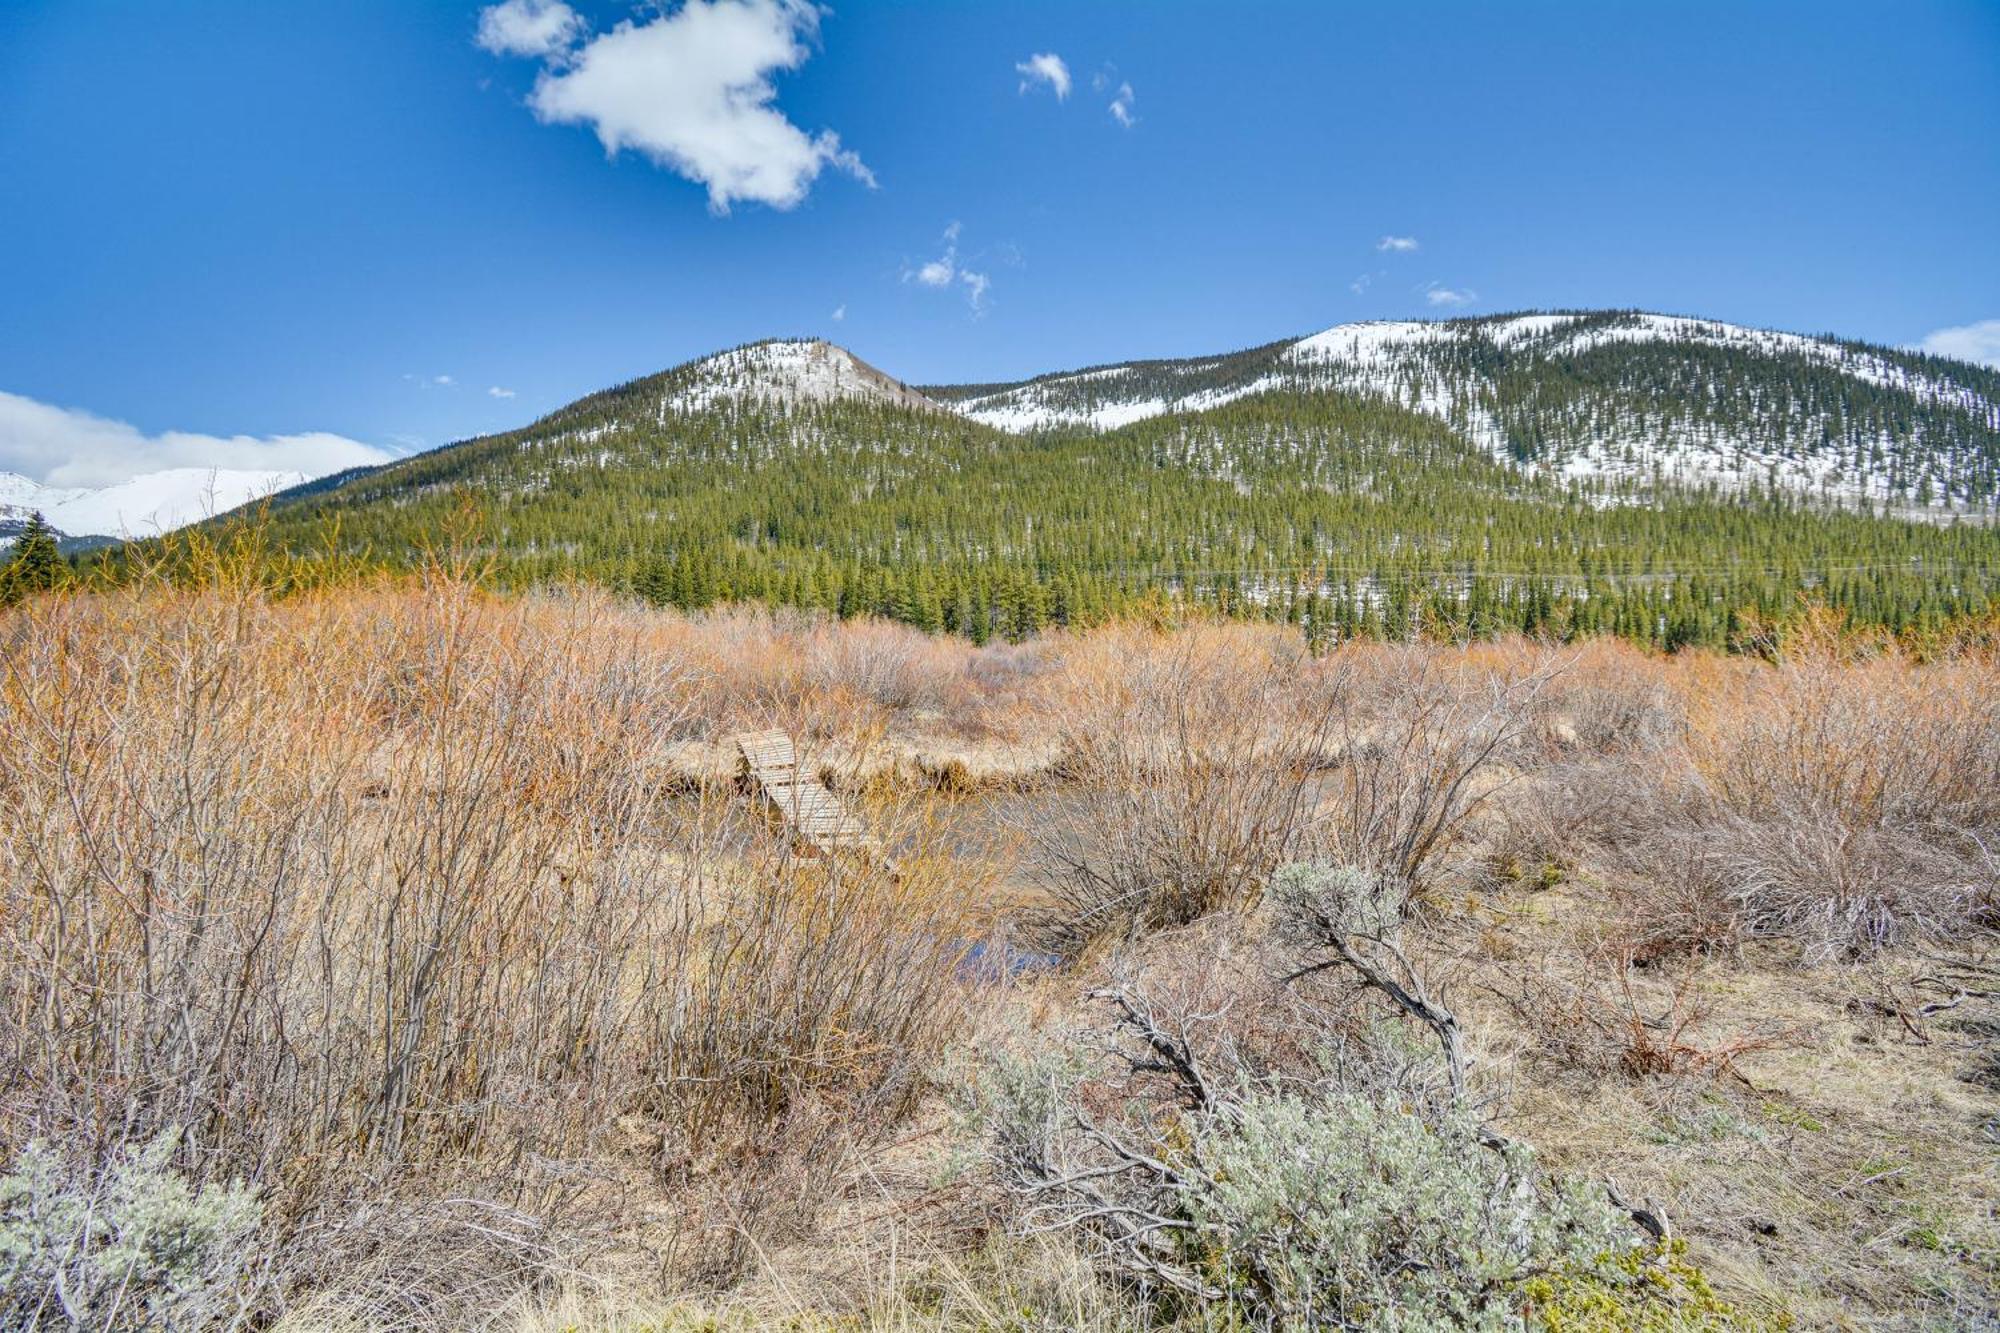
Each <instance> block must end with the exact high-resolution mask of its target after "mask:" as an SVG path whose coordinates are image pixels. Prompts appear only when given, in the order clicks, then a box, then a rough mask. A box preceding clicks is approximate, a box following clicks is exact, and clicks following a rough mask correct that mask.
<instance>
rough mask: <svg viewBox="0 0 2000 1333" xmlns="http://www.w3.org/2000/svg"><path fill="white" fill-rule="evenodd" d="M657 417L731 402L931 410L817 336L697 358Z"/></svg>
mask: <svg viewBox="0 0 2000 1333" xmlns="http://www.w3.org/2000/svg"><path fill="white" fill-rule="evenodd" d="M670 383H671V387H670V388H669V389H668V390H667V392H666V394H665V395H663V396H662V397H661V399H660V406H659V421H660V423H661V424H662V425H664V424H665V423H666V421H667V418H668V417H670V416H672V415H675V414H684V413H688V412H700V411H703V410H705V409H707V408H710V407H713V406H715V405H716V404H718V403H721V402H726V401H730V400H735V401H739V402H756V403H763V404H767V405H773V406H779V407H794V406H797V405H799V404H801V403H825V402H833V401H835V400H838V399H843V398H847V399H861V400H864V401H874V402H883V403H892V404H895V405H897V406H901V407H927V408H935V407H936V406H937V404H935V403H933V402H932V401H931V400H930V399H928V398H926V397H924V396H923V395H922V394H920V393H918V392H917V391H916V390H914V389H912V388H909V387H908V386H907V385H904V384H902V383H900V382H898V381H897V380H894V379H891V378H890V377H889V376H887V375H884V374H883V373H882V372H881V371H879V370H877V369H875V367H873V366H871V365H869V364H868V363H867V362H865V361H863V360H861V359H860V358H859V357H857V356H855V355H854V354H853V353H852V352H850V351H848V350H847V349H846V348H844V347H836V346H835V345H834V344H832V343H830V342H826V341H824V340H823V339H819V338H801V339H791V340H779V341H775V342H763V343H754V344H752V345H751V346H748V347H738V348H735V349H733V350H731V351H727V352H720V353H717V354H716V355H715V356H711V357H708V358H707V359H705V360H702V361H697V362H695V363H694V364H693V365H691V366H688V367H687V368H685V369H684V370H683V371H681V372H679V373H678V374H676V375H675V376H673V378H672V381H670Z"/></svg>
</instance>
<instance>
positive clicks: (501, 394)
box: [486, 384, 514, 398]
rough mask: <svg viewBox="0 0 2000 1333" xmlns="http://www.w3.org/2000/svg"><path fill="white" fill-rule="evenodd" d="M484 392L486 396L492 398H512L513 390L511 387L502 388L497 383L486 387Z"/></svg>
mask: <svg viewBox="0 0 2000 1333" xmlns="http://www.w3.org/2000/svg"><path fill="white" fill-rule="evenodd" d="M486 392H487V394H488V396H490V397H493V398H512V397H513V396H514V391H513V390H512V389H503V388H501V387H500V386H499V385H497V384H495V385H493V386H492V387H491V388H489V389H487V391H486Z"/></svg>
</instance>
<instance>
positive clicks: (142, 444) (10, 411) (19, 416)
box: [0, 391, 391, 487]
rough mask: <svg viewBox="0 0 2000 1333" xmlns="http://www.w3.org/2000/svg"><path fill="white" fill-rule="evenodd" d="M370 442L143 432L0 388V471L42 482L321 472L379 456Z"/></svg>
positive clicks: (383, 455) (385, 456)
mask: <svg viewBox="0 0 2000 1333" xmlns="http://www.w3.org/2000/svg"><path fill="white" fill-rule="evenodd" d="M390 457H391V455H390V454H389V453H388V452H387V451H386V450H383V449H378V448H376V447H375V446H374V445H371V444H363V443H361V442H360V441H359V440H350V439H347V438H346V437H344V436H340V435H330V434H328V433H326V432H324V431H309V432H306V433H304V434H300V435H262V436H259V435H226V436H225V435H202V434H198V433H196V432H193V431H166V432H164V433H162V434H159V435H148V434H146V433H145V432H144V431H141V430H140V429H139V428H138V427H136V426H132V425H128V424H127V423H125V422H123V421H113V420H111V419H110V418H108V417H100V416H97V415H95V414H93V413H90V412H83V411H79V410H77V409H75V408H68V407H55V406H52V405H50V404H48V403H43V402H37V401H36V400H35V399H33V398H25V397H22V396H21V395H20V394H13V393H6V392H4V391H0V472H18V473H20V474H21V475H23V476H25V477H29V478H31V479H33V480H35V481H39V482H41V483H43V484H44V485H47V486H65V487H68V486H76V487H86V486H87V487H98V486H115V485H117V484H118V483H119V482H123V481H130V480H131V479H132V478H133V477H136V476H140V475H142V474H144V473H148V472H163V471H165V470H167V469H169V468H206V469H226V470H243V471H274V472H303V473H305V474H307V475H308V476H315V477H316V476H321V475H324V474H325V473H328V472H338V471H340V470H342V469H343V468H350V467H360V466H363V465H366V464H371V463H384V462H387V461H388V460H389V458H390Z"/></svg>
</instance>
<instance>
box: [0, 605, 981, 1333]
mask: <svg viewBox="0 0 2000 1333" xmlns="http://www.w3.org/2000/svg"><path fill="white" fill-rule="evenodd" d="M686 630H687V626H686V625H685V623H684V622H679V621H663V620H661V619H659V618H656V617H651V616H649V615H647V614H645V613H638V612H632V611H629V610H626V609H623V608H619V607H617V606H614V605H612V604H610V603H608V602H607V601H605V600H604V599H602V598H599V597H594V596H587V595H580V596H574V597H559V598H539V599H531V600H525V601H503V600H498V599H495V598H493V597H490V596H487V595H485V594H483V593H481V592H479V591H478V590H477V589H476V588H475V587H474V586H473V585H472V584H471V583H470V582H468V581H465V580H463V579H460V578H455V577H453V576H451V575H449V574H448V573H445V572H442V571H439V572H435V573H434V574H433V576H432V577H431V578H430V579H429V580H427V581H425V582H424V583H422V584H421V585H418V586H412V587H405V588H400V589H382V590H377V591H372V592H359V593H355V592H350V593H344V594H341V595H338V596H323V595H306V596H302V597H296V598H292V599H289V600H284V601H273V600H271V599H269V598H268V597H266V596H265V595H263V594H262V593H261V592H260V591H259V590H258V589H257V588H256V587H255V586H252V585H249V584H234V585H230V584H226V583H225V584H221V585H217V586H211V587H208V588H205V589H200V590H195V591H175V590H172V589H167V588H162V587H148V588H143V589H134V590H126V591H122V592H116V593H110V594H105V595H90V596H86V595H79V596H72V597H56V598H48V599H42V600H39V601H36V602H33V603H31V604H28V605H26V606H24V607H21V608H17V609H15V610H13V611H11V612H9V613H8V614H7V616H6V617H5V619H4V620H0V652H3V653H4V677H0V805H4V807H5V808H6V809H7V810H8V812H9V818H8V819H7V820H6V822H5V825H4V827H0V1147H5V1148H9V1149H11V1148H12V1147H14V1146H16V1145H19V1144H21V1143H23V1142H26V1141H28V1140H30V1139H34V1138H40V1139H45V1140H49V1141H53V1142H56V1143H59V1144H62V1145H63V1146H64V1149H65V1151H66V1152H69V1153H72V1154H75V1155H81V1156H86V1157H91V1158H98V1159H103V1158H106V1157H108V1156H109V1155H110V1154H111V1153H113V1152H114V1151H115V1150H116V1149H117V1148H118V1147H119V1146H120V1145H122V1144H127V1143H132V1142H136V1141H147V1140H150V1139H151V1138H152V1137H153V1136H155V1135H156V1134H158V1133H159V1132H161V1131H162V1130H164V1129H167V1128H176V1129H178V1130H180V1131H181V1132H182V1133H183V1136H184V1137H183V1149H182V1165H183V1166H184V1167H185V1168H186V1169H187V1170H189V1171H190V1172H191V1173H193V1174H194V1175H196V1176H197V1177H201V1178H228V1179H234V1178H241V1179H244V1180H247V1181H249V1182H251V1183H252V1184H254V1185H256V1186H258V1187H259V1188H260V1189H261V1190H262V1191H263V1193H264V1195H265V1197H266V1199H267V1204H268V1206H267V1211H266V1217H267V1221H268V1222H269V1223H270V1226H271V1228H272V1230H273V1234H274V1236H275V1237H276V1238H278V1239H280V1240H282V1241H283V1242H284V1243H283V1244H279V1245H274V1246H273V1247H272V1249H271V1251H270V1253H269V1255H268V1256H267V1267H266V1270H265V1272H264V1274H263V1281H264V1282H265V1283H266V1285H267V1287H268V1294H269V1297H270V1299H271V1300H274V1301H276V1300H281V1299H282V1298H283V1295H284V1293H286V1292H288V1291H291V1290H295V1289H297V1288H298V1287H300V1286H301V1285H304V1284H309V1283H311V1282H313V1281H315V1280H317V1279H318V1277H320V1276H323V1275H324V1272H325V1270H327V1269H328V1268H338V1267H339V1266H341V1265H342V1264H345V1263H350V1262H351V1263H354V1264H356V1265H357V1266H365V1265H364V1264H363V1262H362V1256H363V1255H365V1253H367V1252H369V1251H372V1250H379V1249H381V1248H382V1247H383V1246H384V1245H388V1246H391V1247H394V1246H395V1245H397V1244H400V1243H404V1242H407V1240H408V1239H409V1237H410V1235H411V1234H413V1233H415V1234H421V1235H423V1236H424V1237H425V1240H426V1243H427V1244H428V1245H430V1246H431V1247H432V1248H433V1249H436V1250H448V1249H449V1248H450V1246H451V1239H450V1238H451V1236H452V1235H453V1234H457V1235H458V1236H460V1237H461V1238H462V1239H463V1240H464V1242H465V1247H466V1251H467V1253H469V1254H470V1253H476V1254H478V1255H479V1256H480V1257H478V1258H477V1260H476V1262H473V1263H471V1264H470V1265H469V1266H468V1267H469V1270H470V1271H468V1273H467V1274H465V1276H466V1277H467V1279H468V1280H469V1281H470V1280H477V1279H481V1278H483V1277H487V1276H490V1275H491V1274H492V1273H493V1272H495V1271H496V1270H497V1268H501V1267H504V1266H505V1263H506V1262H518V1263H520V1264H522V1265H524V1266H531V1265H533V1264H537V1263H553V1262H555V1260H556V1259H557V1257H558V1256H557V1250H558V1249H559V1245H558V1240H557V1238H558V1237H559V1236H560V1235H561V1234H562V1232H561V1230H560V1224H561V1223H563V1222H565V1221H566V1220H569V1219H573V1218H579V1217H580V1215H581V1213H582V1212H583V1211H584V1210H585V1205H586V1204H587V1203H589V1201H590V1198H589V1196H591V1195H592V1194H593V1193H594V1192H601V1188H602V1172H601V1171H599V1170H598V1169H597V1168H596V1167H595V1166H594V1165H593V1164H594V1163H598V1162H601V1161H602V1160H604V1159H605V1158H606V1157H607V1156H608V1155H609V1154H610V1153H611V1150H612V1149H613V1148H614V1147H615V1146H618V1145H617V1140H618V1138H619V1136H624V1137H626V1138H630V1137H631V1135H632V1134H633V1133H635V1132H638V1133H639V1134H640V1137H642V1138H649V1140H650V1141H651V1142H653V1143H655V1144H657V1145H659V1146H658V1149H657V1153H658V1156H657V1159H656V1161H655V1166H656V1169H658V1170H659V1171H660V1172H661V1173H663V1174H666V1173H669V1172H670V1170H671V1169H672V1167H673V1164H674V1162H675V1161H676V1160H677V1156H676V1155H677V1154H678V1155H679V1156H682V1157H684V1156H687V1155H689V1154H693V1155H696V1156H699V1157H701V1158H702V1159H703V1160H707V1159H709V1158H712V1157H715V1156H719V1155H722V1154H726V1153H729V1152H732V1151H753V1150H754V1148H747V1147H744V1148H739V1147H736V1146H734V1145H756V1144H762V1143H764V1142H766V1136H768V1134H769V1132H770V1127H771V1126H773V1125H776V1124H780V1123H785V1122H787V1119H788V1117H789V1118H792V1119H793V1120H795V1119H796V1117H797V1116H798V1115H800V1114H801V1113H802V1111H801V1108H802V1107H805V1106H806V1105H808V1104H809V1103H812V1102H814V1101H815V1100H819V1101H824V1102H827V1103H828V1104H830V1105H833V1106H835V1107H836V1108H837V1110H838V1114H837V1115H831V1114H830V1115H828V1116H826V1117H823V1118H824V1119H825V1121H826V1122H827V1123H829V1124H832V1125H834V1126H836V1128H837V1130H838V1132H839V1134H840V1135H841V1136H843V1137H844V1138H845V1139H847V1140H853V1139H856V1138H865V1136H866V1135H868V1134H869V1133H871V1132H877V1131H879V1130H880V1129H881V1128H882V1127H884V1126H886V1125H888V1124H890V1123H893V1121H894V1119H895V1118H896V1117H897V1116H898V1115H900V1114H901V1113H902V1112H903V1111H904V1110H906V1109H907V1107H908V1105H909V1104H910V1102H911V1100H912V1098H913V1096H914V1095H915V1091H916V1090H917V1088H918V1087H919V1085H920V1083H921V1079H922V1078H923V1076H924V1074H925V1073H926V1071H927V1069H928V1068H929V1065H930V1063H931V1062H932V1061H933V1060H934V1059H935V1058H936V1056H937V1055H938V1053H939V1052H940V1051H941V1050H942V1048H943V1046H944V1044H945V1043H946V1042H947V1041H949V1040H950V1039H951V1037H952V1036H953V1034H954V1032H955V1029H956V1026H957V1023H958V1019H959V1015H960V1013H961V1009H962V1004H963V1001H964V994H963V987H962V985H961V983H960V980H959V978H958V976H957V974H956V964H957V959H958V957H959V955H960V953H961V952H962V951H963V949H964V948H965V947H966V943H967V941H968V940H969V939H971V938H974V937H975V936H976V935H977V933H978V929H979V927H978V925H977V920H976V906H977V905H976V903H974V902H973V901H971V897H972V896H971V895H970V894H968V893H967V892H965V888H966V886H965V885H963V884H961V883H960V882H958V880H957V879H956V878H955V875H954V871H953V868H952V866H951V864H950V862H949V861H948V859H945V858H941V857H939V856H937V855H934V854H932V853H930V852H929V851H927V850H926V843H925V837H926V830H925V828H924V827H923V822H922V819H921V811H913V812H904V814H903V816H902V817H901V818H900V822H899V820H898V818H897V817H895V816H894V812H892V817H891V818H890V820H889V826H888V831H889V834H890V836H891V837H892V838H894V839H897V840H899V841H900V842H901V843H904V844H907V854H906V855H905V856H904V857H903V861H902V865H903V869H902V872H901V873H900V874H895V875H891V874H890V873H888V872H887V870H886V869H884V868H883V867H882V866H880V865H876V864H861V863H854V864H849V863H845V862H825V861H807V860H805V859H803V858H801V857H800V856H798V855H796V854H794V852H793V849H792V848H791V846H790V844H789V843H788V842H787V841H786V840H785V839H784V838H782V837H781V836H779V835H778V834H777V833H776V832H775V831H774V830H772V829H770V828H768V827H766V826H764V825H763V824H762V823H761V822H760V821H758V820H757V819H756V818H755V817H754V816H753V815H751V814H750V813H749V811H748V807H747V805H745V804H744V803H741V802H738V801H736V800H734V799H732V798H730V797H729V796H727V795H719V796H709V797H696V798H687V797H683V796H679V795H676V794H675V789H674V788H673V787H672V785H671V784H670V783H667V782H665V781H663V772H662V755H663V754H664V753H665V752H666V750H667V748H668V746H669V744H670V742H671V740H672V738H673V737H675V736H676V735H678V734H681V733H683V732H685V731H686V730H688V729H689V728H690V727H693V726H696V725H698V713H697V712H696V709H697V708H698V706H699V705H700V703H701V701H702V697H703V696H702V689H703V681H702V680H701V678H700V674H699V667H698V666H696V665H694V664H693V663H692V662H691V660H690V659H691V657H692V654H690V653H688V652H686V651H685V645H684V644H682V643H678V642H676V638H677V636H678V635H680V634H683V633H685V632H686ZM635 1118H636V1122H637V1123H638V1124H641V1125H646V1124H650V1125H652V1126H655V1128H654V1129H652V1130H640V1131H635V1129H634V1124H635ZM453 1200H455V1201H456V1202H447V1201H453ZM399 1219H400V1220H399ZM495 1254H498V1255H500V1256H501V1257H500V1258H495V1257H494V1256H495ZM433 1313H434V1312H433Z"/></svg>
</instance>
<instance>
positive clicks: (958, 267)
mask: <svg viewBox="0 0 2000 1333" xmlns="http://www.w3.org/2000/svg"><path fill="white" fill-rule="evenodd" d="M962 230H963V225H962V224H961V223H958V222H952V223H951V224H949V225H948V226H946V227H945V229H944V235H943V237H941V238H940V239H942V240H943V241H944V253H943V254H941V255H939V256H938V257H937V258H936V259H929V260H926V261H924V262H923V263H921V264H919V265H917V266H916V267H915V268H911V267H909V266H908V265H905V266H904V268H903V281H904V282H914V283H916V284H917V285H918V286H920V287H935V288H944V287H950V286H953V285H954V284H956V285H958V286H961V287H963V288H965V299H966V301H967V302H968V303H970V304H971V306H972V309H973V312H974V313H975V314H983V313H984V312H985V310H986V293H987V291H988V290H989V289H991V288H992V286H993V279H992V278H991V277H989V276H988V275H987V274H985V273H979V272H974V271H973V270H972V269H969V268H966V267H965V266H964V265H963V264H961V263H960V262H959V258H958V237H959V233H960V232H961V231H962ZM846 308H847V307H845V306H842V307H841V309H842V310H845V309H846Z"/></svg>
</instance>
